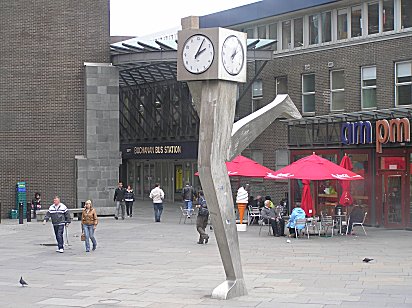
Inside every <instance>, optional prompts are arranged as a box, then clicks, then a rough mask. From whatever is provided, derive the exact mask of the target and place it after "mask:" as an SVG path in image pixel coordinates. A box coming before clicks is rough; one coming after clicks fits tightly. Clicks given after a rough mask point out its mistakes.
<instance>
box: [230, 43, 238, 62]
mask: <svg viewBox="0 0 412 308" xmlns="http://www.w3.org/2000/svg"><path fill="white" fill-rule="evenodd" d="M236 55H237V46H236V49H235V51H234V52H233V53H232V56H231V59H232V60H233V59H234V58H235V56H236Z"/></svg>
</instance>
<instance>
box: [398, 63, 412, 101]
mask: <svg viewBox="0 0 412 308" xmlns="http://www.w3.org/2000/svg"><path fill="white" fill-rule="evenodd" d="M401 63H410V65H411V77H412V60H409V61H399V62H395V107H404V106H411V105H412V101H411V104H406V105H399V102H398V87H400V86H411V87H412V78H411V81H407V82H401V83H398V64H401ZM411 100H412V99H411Z"/></svg>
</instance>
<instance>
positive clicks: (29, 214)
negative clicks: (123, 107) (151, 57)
mask: <svg viewBox="0 0 412 308" xmlns="http://www.w3.org/2000/svg"><path fill="white" fill-rule="evenodd" d="M26 219H27V222H31V203H30V202H27V207H26Z"/></svg>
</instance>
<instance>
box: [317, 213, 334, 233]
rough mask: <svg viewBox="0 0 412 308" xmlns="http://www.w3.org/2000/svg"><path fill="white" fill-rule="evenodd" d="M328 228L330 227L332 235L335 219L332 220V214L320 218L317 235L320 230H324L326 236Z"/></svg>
mask: <svg viewBox="0 0 412 308" xmlns="http://www.w3.org/2000/svg"><path fill="white" fill-rule="evenodd" d="M329 228H331V236H332V237H333V233H334V231H333V230H334V228H335V221H334V220H333V218H332V216H323V217H322V220H321V221H320V228H319V236H320V232H321V231H322V230H324V231H325V236H326V234H327V232H328V230H329Z"/></svg>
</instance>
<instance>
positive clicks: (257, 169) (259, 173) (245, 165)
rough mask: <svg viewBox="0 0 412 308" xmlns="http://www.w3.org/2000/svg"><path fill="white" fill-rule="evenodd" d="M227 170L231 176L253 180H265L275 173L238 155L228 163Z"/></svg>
mask: <svg viewBox="0 0 412 308" xmlns="http://www.w3.org/2000/svg"><path fill="white" fill-rule="evenodd" d="M226 168H227V173H228V175H229V176H244V177H251V178H264V177H266V176H268V175H269V174H272V173H274V172H275V171H273V170H271V169H269V168H266V167H265V166H262V165H261V164H259V163H258V162H256V161H254V160H252V159H249V158H247V157H244V156H242V155H238V156H236V157H235V158H234V159H233V160H232V161H230V162H226ZM195 175H199V172H196V173H195Z"/></svg>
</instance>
